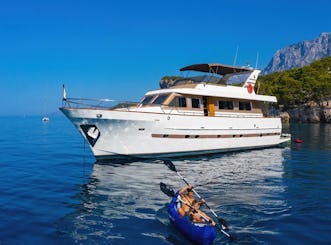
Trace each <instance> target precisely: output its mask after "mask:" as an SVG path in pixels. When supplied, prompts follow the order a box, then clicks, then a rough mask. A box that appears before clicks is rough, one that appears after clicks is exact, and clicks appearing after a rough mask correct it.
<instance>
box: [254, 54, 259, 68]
mask: <svg viewBox="0 0 331 245" xmlns="http://www.w3.org/2000/svg"><path fill="white" fill-rule="evenodd" d="M258 63H259V51H257V53H256V63H255V68H256V69H257V65H258Z"/></svg>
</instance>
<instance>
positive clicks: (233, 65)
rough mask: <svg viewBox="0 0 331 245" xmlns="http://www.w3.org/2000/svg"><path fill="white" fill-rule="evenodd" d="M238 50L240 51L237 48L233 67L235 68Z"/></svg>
mask: <svg viewBox="0 0 331 245" xmlns="http://www.w3.org/2000/svg"><path fill="white" fill-rule="evenodd" d="M238 50H239V47H238V46H237V50H236V55H235V56H234V60H233V66H235V65H236V62H237V56H238Z"/></svg>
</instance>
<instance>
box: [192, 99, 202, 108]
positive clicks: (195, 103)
mask: <svg viewBox="0 0 331 245" xmlns="http://www.w3.org/2000/svg"><path fill="white" fill-rule="evenodd" d="M191 102H192V108H200V99H199V98H192V99H191Z"/></svg>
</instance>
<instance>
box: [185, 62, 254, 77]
mask: <svg viewBox="0 0 331 245" xmlns="http://www.w3.org/2000/svg"><path fill="white" fill-rule="evenodd" d="M180 71H200V72H208V73H215V74H219V75H222V76H224V75H227V74H233V73H241V72H248V71H250V72H252V71H253V69H252V68H248V67H240V66H229V65H223V64H195V65H189V66H185V67H183V68H181V69H180Z"/></svg>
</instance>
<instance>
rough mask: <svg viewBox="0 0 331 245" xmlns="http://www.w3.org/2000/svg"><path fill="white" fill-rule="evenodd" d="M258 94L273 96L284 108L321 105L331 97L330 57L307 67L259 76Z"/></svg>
mask: <svg viewBox="0 0 331 245" xmlns="http://www.w3.org/2000/svg"><path fill="white" fill-rule="evenodd" d="M258 82H259V83H260V89H259V94H267V95H274V96H276V97H277V99H278V103H279V104H280V105H283V106H284V107H285V108H291V107H294V106H296V105H302V104H306V103H308V102H315V103H317V104H318V105H321V104H322V102H323V101H327V100H328V99H330V97H331V57H327V58H324V59H321V60H318V61H315V62H313V63H311V64H310V65H309V66H305V67H302V68H295V69H292V70H288V71H283V72H275V73H272V74H268V75H264V76H261V77H260V78H259V79H258Z"/></svg>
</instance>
